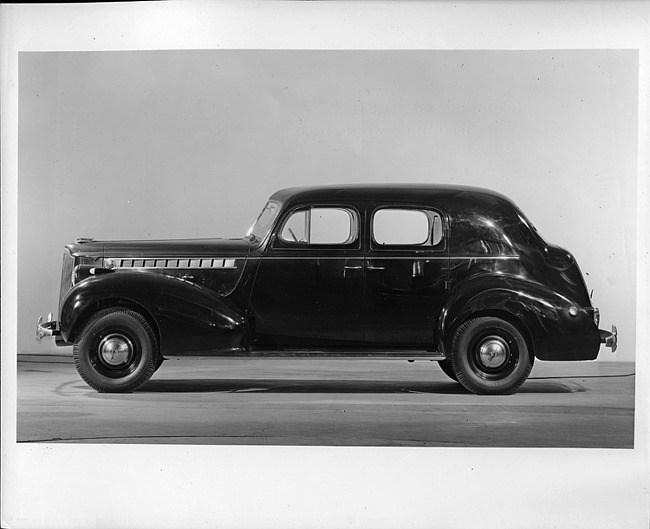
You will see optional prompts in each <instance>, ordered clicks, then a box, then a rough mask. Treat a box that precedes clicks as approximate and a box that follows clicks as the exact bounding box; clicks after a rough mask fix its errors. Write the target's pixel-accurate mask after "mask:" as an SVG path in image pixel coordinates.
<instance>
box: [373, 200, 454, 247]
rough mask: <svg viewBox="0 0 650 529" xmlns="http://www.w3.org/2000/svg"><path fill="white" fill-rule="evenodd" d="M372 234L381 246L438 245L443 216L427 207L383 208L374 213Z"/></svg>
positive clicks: (440, 239) (440, 238) (376, 242)
mask: <svg viewBox="0 0 650 529" xmlns="http://www.w3.org/2000/svg"><path fill="white" fill-rule="evenodd" d="M372 236H373V241H374V242H375V244H378V245H380V246H386V245H396V246H403V245H409V246H436V245H438V244H439V243H440V242H441V241H442V218H441V217H440V215H439V214H438V213H436V212H435V211H430V210H426V209H406V208H382V209H380V210H377V211H376V212H375V214H374V215H373V218H372Z"/></svg>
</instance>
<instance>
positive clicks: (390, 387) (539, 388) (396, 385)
mask: <svg viewBox="0 0 650 529" xmlns="http://www.w3.org/2000/svg"><path fill="white" fill-rule="evenodd" d="M583 391H586V388H584V387H583V386H581V385H579V384H576V383H574V382H564V381H562V382H560V381H556V380H543V381H540V380H535V381H528V382H526V383H525V384H524V385H523V386H522V387H521V388H519V390H518V392H517V393H576V392H583ZM255 392H268V393H432V394H445V395H467V394H469V392H468V391H467V390H465V389H464V388H463V387H462V386H461V385H460V384H457V383H454V382H452V381H442V382H436V381H434V382H431V381H428V380H426V381H403V380H319V379H309V380H295V379H235V380H233V379H228V380H223V379H206V378H201V379H160V380H155V379H154V380H150V381H149V382H147V383H146V384H145V385H144V386H142V387H141V388H140V389H139V390H138V393H255Z"/></svg>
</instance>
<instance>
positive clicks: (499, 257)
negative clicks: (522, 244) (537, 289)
mask: <svg viewBox="0 0 650 529" xmlns="http://www.w3.org/2000/svg"><path fill="white" fill-rule="evenodd" d="M364 258H365V259H366V260H367V261H370V260H375V261H394V260H400V259H401V260H409V261H413V260H417V261H446V260H452V261H478V260H480V261H494V260H509V259H519V256H518V255H493V256H469V255H463V256H459V257H448V256H429V255H412V256H395V255H386V256H384V255H338V256H331V255H328V256H318V255H255V256H251V257H250V258H249V259H318V260H324V259H364Z"/></svg>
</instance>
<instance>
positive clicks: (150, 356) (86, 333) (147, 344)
mask: <svg viewBox="0 0 650 529" xmlns="http://www.w3.org/2000/svg"><path fill="white" fill-rule="evenodd" d="M73 357H74V362H75V366H76V367H77V371H78V372H79V375H80V376H81V378H83V379H84V381H85V382H86V383H87V384H88V385H89V386H90V387H92V388H94V389H96V390H97V391H99V392H102V393H128V392H131V391H134V390H136V389H138V388H139V387H140V386H142V385H143V384H144V383H145V382H147V380H149V378H151V375H153V373H154V371H155V370H156V369H157V368H158V367H159V366H160V364H161V363H162V358H161V356H160V355H159V354H158V343H157V340H156V335H155V333H154V332H153V329H152V328H151V326H150V325H149V323H148V322H147V320H146V319H145V318H144V317H143V316H142V315H141V314H139V313H137V312H134V311H132V310H126V309H106V310H102V311H100V312H98V313H97V314H95V315H94V316H93V317H91V318H90V320H89V321H88V322H87V323H86V325H85V327H84V328H83V330H82V331H81V333H80V335H79V337H78V339H77V340H76V341H75V344H74V349H73Z"/></svg>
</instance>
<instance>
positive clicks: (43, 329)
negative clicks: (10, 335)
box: [36, 312, 61, 342]
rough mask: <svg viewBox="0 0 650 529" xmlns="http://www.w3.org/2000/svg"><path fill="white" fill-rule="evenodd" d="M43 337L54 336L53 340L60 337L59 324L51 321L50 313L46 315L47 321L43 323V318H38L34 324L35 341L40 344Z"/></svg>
mask: <svg viewBox="0 0 650 529" xmlns="http://www.w3.org/2000/svg"><path fill="white" fill-rule="evenodd" d="M45 336H54V337H55V338H58V337H60V336H61V331H60V330H59V324H58V323H57V322H56V321H52V313H51V312H50V313H49V314H48V315H47V321H43V316H40V317H39V318H38V321H37V322H36V339H37V340H38V341H39V342H40V341H41V340H42V339H43V338H44V337H45ZM57 342H58V340H57Z"/></svg>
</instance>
